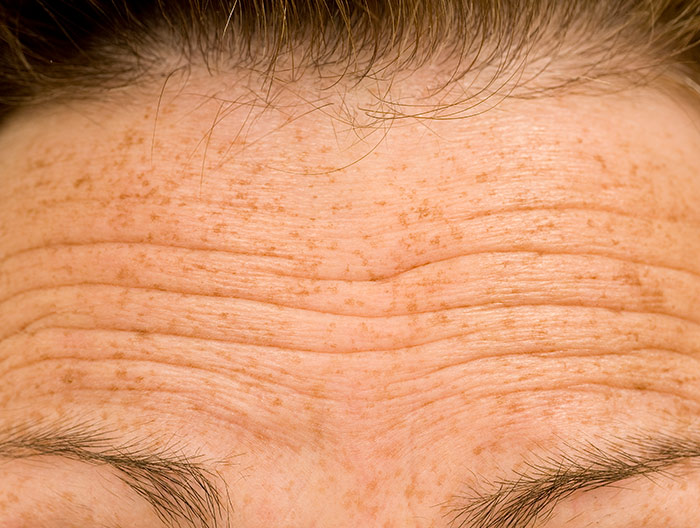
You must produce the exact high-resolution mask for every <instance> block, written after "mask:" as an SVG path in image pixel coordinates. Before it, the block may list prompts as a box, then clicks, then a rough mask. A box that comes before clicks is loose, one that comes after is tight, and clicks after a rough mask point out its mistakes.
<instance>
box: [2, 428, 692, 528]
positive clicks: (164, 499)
mask: <svg viewBox="0 0 700 528" xmlns="http://www.w3.org/2000/svg"><path fill="white" fill-rule="evenodd" d="M562 445H563V446H564V447H563V448H560V449H559V450H558V454H554V455H549V456H546V457H545V456H542V455H538V454H536V453H533V456H534V458H536V461H535V462H530V461H526V462H525V469H524V470H520V471H514V473H515V474H516V477H514V478H508V479H501V480H497V481H495V482H489V481H488V480H486V479H483V478H482V479H481V480H482V482H485V483H484V484H482V485H480V486H479V488H477V487H475V486H473V485H466V487H467V488H468V489H469V492H468V493H466V494H464V495H454V496H453V500H455V501H457V502H460V503H461V505H460V506H458V507H455V508H452V509H451V510H450V511H448V513H446V514H445V515H444V516H447V515H450V514H452V515H453V517H452V519H451V520H450V521H449V527H450V528H529V527H530V526H532V524H533V523H534V522H535V521H540V522H541V523H546V522H547V520H548V519H549V518H550V516H551V515H552V513H553V512H554V508H555V506H556V505H557V504H558V503H559V502H561V501H562V500H564V499H566V498H567V497H569V496H570V495H572V494H573V493H575V492H579V491H583V492H585V491H591V490H594V489H597V488H602V487H605V486H611V485H614V484H616V483H618V482H621V481H623V480H626V479H628V478H632V477H641V476H644V477H646V478H649V479H650V480H652V481H653V479H654V478H655V477H659V476H674V475H673V473H672V472H671V471H670V470H671V468H673V466H676V465H677V464H679V463H681V462H683V461H685V460H692V459H696V458H700V435H689V436H681V435H678V434H665V433H650V432H643V433H638V434H636V435H633V436H627V437H624V438H618V437H616V438H613V439H612V440H609V439H608V440H605V439H603V440H601V441H600V443H599V444H598V445H596V443H594V442H593V441H588V442H586V443H582V444H579V445H571V444H570V443H568V442H562ZM600 445H602V446H603V447H600ZM42 455H45V456H60V457H64V458H68V459H71V460H77V461H80V462H85V463H88V464H94V465H108V466H111V467H112V468H113V469H115V470H116V471H117V475H118V476H119V478H120V479H121V480H122V481H123V482H125V483H126V484H127V485H128V486H129V487H131V488H132V489H133V490H134V491H135V492H136V493H137V494H138V495H140V496H141V497H142V498H143V499H145V500H146V501H147V502H148V503H149V504H150V505H151V506H152V507H153V509H154V511H155V512H156V514H157V515H158V517H159V519H160V520H161V521H162V522H163V523H164V524H166V525H169V526H178V527H179V526H180V524H179V521H185V522H187V523H188V524H189V525H190V526H192V527H193V528H219V527H221V526H229V523H228V515H229V514H230V513H232V511H233V508H232V505H231V500H230V496H229V494H228V488H227V487H226V482H225V481H224V480H223V479H222V478H220V477H219V475H218V473H216V472H215V471H213V470H212V469H209V468H208V467H207V465H205V464H204V463H202V462H201V461H199V460H198V459H199V458H200V457H198V456H187V455H185V454H184V453H183V452H182V450H180V449H177V448H176V447H174V446H170V447H168V446H165V447H162V446H159V447H149V446H148V445H142V443H141V442H140V441H136V440H133V441H131V442H128V443H124V442H121V443H119V442H117V441H116V440H115V438H114V437H113V436H112V435H111V432H110V431H109V430H107V429H105V428H102V427H98V426H96V425H95V424H93V423H90V422H80V423H77V424H74V425H69V426H56V425H53V424H45V425H37V424H23V425H20V426H16V427H13V428H10V429H5V430H0V459H2V458H15V459H20V458H29V457H33V456H42ZM217 481H220V482H221V483H222V484H223V486H224V488H223V493H222V491H220V489H219V486H217V484H216V482H217ZM443 504H445V503H443ZM438 506H439V505H438ZM224 516H226V520H225V521H224V522H223V523H221V520H222V519H223V518H224Z"/></svg>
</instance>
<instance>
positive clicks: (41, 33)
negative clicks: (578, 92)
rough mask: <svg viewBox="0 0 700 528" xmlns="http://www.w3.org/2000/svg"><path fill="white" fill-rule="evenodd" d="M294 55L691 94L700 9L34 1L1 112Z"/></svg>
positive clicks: (18, 12) (500, 3) (402, 1)
mask: <svg viewBox="0 0 700 528" xmlns="http://www.w3.org/2000/svg"><path fill="white" fill-rule="evenodd" d="M292 50H296V51H297V52H298V50H303V58H302V60H301V62H300V63H297V66H298V67H313V68H317V69H323V68H330V67H338V66H339V65H340V66H342V65H343V64H345V67H343V68H342V71H343V75H344V76H347V77H348V78H351V79H352V78H355V79H362V78H363V77H366V76H370V75H371V76H376V75H389V73H387V72H388V71H390V70H388V69H386V68H387V67H388V66H389V65H391V68H393V71H397V70H400V69H401V68H410V67H413V66H417V65H420V64H424V63H425V62H426V61H428V60H430V59H434V58H436V57H437V56H438V55H439V54H442V55H443V56H445V57H451V59H452V62H453V63H454V64H456V65H457V66H456V69H455V71H454V72H453V73H452V75H450V79H451V80H454V79H459V78H461V77H462V76H464V75H465V74H466V73H467V72H474V71H479V70H483V69H487V68H488V69H490V71H491V72H493V73H492V74H490V75H491V77H493V78H496V77H499V76H501V77H505V76H508V75H512V73H513V72H514V71H516V70H517V68H519V67H521V66H522V65H523V64H530V65H536V68H535V67H533V68H531V70H533V71H535V70H537V71H540V70H541V71H548V72H549V75H548V76H546V77H547V80H546V82H541V83H540V85H539V88H538V90H539V91H541V90H551V89H553V88H556V87H561V86H572V85H575V84H576V83H583V82H588V83H590V82H591V81H595V80H598V81H599V80H601V79H603V78H605V79H626V80H627V81H632V82H639V81H640V80H645V79H646V80H648V79H649V78H650V77H654V76H656V75H658V74H660V73H662V72H663V73H669V72H671V73H672V74H673V75H674V76H676V77H677V78H684V79H687V82H688V83H691V84H692V83H693V82H696V83H700V0H597V1H596V0H569V1H567V2H562V1H561V0H150V1H149V0H75V1H69V0H51V1H48V0H25V1H23V2H17V3H16V6H15V7H12V8H10V7H0V115H5V114H7V113H9V112H10V111H12V110H13V109H16V108H20V107H23V106H26V105H29V104H33V103H37V102H44V101H48V100H53V99H55V98H59V97H66V96H68V97H78V96H80V95H85V94H90V93H95V92H96V91H97V92H102V91H104V90H108V89H111V88H115V87H120V86H125V85H129V84H132V83H135V82H138V81H140V80H147V79H149V78H154V77H157V76H162V75H163V74H166V73H167V71H166V70H167V68H168V67H169V65H171V64H172V63H173V61H172V59H173V57H178V58H180V59H184V60H185V61H187V62H188V63H190V64H194V63H200V64H203V65H205V66H207V67H209V68H216V69H224V70H225V69H232V68H236V67H246V68H252V69H255V70H259V71H261V72H263V73H264V74H265V75H268V76H269V75H271V74H272V72H274V69H275V65H276V64H277V62H278V61H279V60H280V58H281V57H283V56H284V55H285V53H287V52H290V51H292ZM533 78H534V77H533ZM532 81H533V79H532V78H531V79H525V80H523V79H521V80H520V81H519V83H520V84H521V85H525V84H526V83H527V82H531V83H532Z"/></svg>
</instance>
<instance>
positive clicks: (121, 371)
mask: <svg viewBox="0 0 700 528" xmlns="http://www.w3.org/2000/svg"><path fill="white" fill-rule="evenodd" d="M114 375H115V376H116V377H117V378H119V379H125V378H126V369H123V368H120V369H117V370H116V372H115V373H114Z"/></svg>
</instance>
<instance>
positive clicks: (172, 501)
mask: <svg viewBox="0 0 700 528" xmlns="http://www.w3.org/2000/svg"><path fill="white" fill-rule="evenodd" d="M37 456H57V457H62V458H67V459H70V460H75V461H78V462H83V463H87V464H92V465H107V466H110V467H111V468H113V469H114V470H116V473H117V476H118V478H119V479H120V480H122V481H123V482H124V483H126V484H127V485H128V486H129V487H130V488H131V489H133V490H134V491H135V492H136V493H137V494H138V495H139V496H140V497H141V498H143V499H144V500H145V501H147V502H148V503H149V504H150V505H151V506H152V508H153V510H154V511H155V513H156V514H157V516H158V518H159V519H160V520H161V521H162V522H163V523H164V524H165V525H168V526H173V527H180V526H182V524H181V522H183V521H184V522H185V523H186V526H189V527H191V528H220V527H221V526H229V523H228V516H229V515H230V513H231V512H232V511H233V508H232V506H231V500H230V496H229V493H228V489H227V487H226V483H225V481H224V480H223V479H222V478H220V477H219V475H218V473H217V472H216V471H215V470H213V469H211V468H210V467H209V466H208V464H205V463H204V462H203V461H202V460H201V457H200V456H198V455H186V454H185V452H184V450H183V449H180V448H178V447H177V446H175V445H173V444H169V445H165V446H157V447H156V446H155V445H154V443H153V442H152V441H150V442H149V441H144V440H143V439H138V440H137V439H133V440H131V441H128V442H125V441H123V440H122V441H119V440H117V438H116V436H115V435H114V432H113V431H111V430H109V429H107V428H105V427H102V426H98V425H97V424H95V423H92V422H87V421H81V422H77V423H73V424H69V425H66V424H55V423H47V424H36V423H24V424H20V425H17V426H13V427H10V428H4V429H2V430H0V459H2V458H11V459H22V458H30V457H37Z"/></svg>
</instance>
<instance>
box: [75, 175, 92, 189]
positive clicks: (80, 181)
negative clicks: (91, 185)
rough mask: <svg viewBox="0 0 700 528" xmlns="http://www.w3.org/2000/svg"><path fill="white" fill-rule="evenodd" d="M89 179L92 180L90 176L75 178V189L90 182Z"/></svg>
mask: <svg viewBox="0 0 700 528" xmlns="http://www.w3.org/2000/svg"><path fill="white" fill-rule="evenodd" d="M89 181H90V177H89V176H83V177H82V178H78V179H77V180H75V182H73V187H74V188H75V189H77V188H78V187H80V186H81V185H83V184H84V183H86V182H89Z"/></svg>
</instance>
